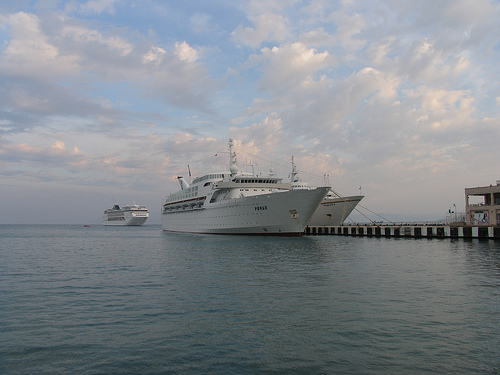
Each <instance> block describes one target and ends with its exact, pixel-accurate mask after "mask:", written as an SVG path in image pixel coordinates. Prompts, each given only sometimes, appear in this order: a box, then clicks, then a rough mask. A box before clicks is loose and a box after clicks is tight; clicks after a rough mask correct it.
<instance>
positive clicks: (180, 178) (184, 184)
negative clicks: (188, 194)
mask: <svg viewBox="0 0 500 375" xmlns="http://www.w3.org/2000/svg"><path fill="white" fill-rule="evenodd" d="M177 181H179V185H180V186H181V190H184V189H187V188H188V187H189V184H188V183H187V181H186V180H185V179H184V177H183V176H177Z"/></svg>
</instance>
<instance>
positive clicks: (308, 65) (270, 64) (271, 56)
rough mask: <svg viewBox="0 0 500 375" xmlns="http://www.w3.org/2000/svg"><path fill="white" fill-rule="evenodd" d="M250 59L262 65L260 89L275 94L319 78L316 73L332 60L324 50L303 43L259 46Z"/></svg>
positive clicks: (304, 87) (308, 84)
mask: <svg viewBox="0 0 500 375" xmlns="http://www.w3.org/2000/svg"><path fill="white" fill-rule="evenodd" d="M250 60H251V62H252V64H258V63H261V64H262V66H263V68H262V70H263V73H262V76H261V78H260V83H259V87H260V89H261V90H264V91H270V92H273V93H275V94H280V93H283V92H289V91H290V90H298V89H307V87H308V86H310V85H313V84H314V83H315V81H316V80H317V79H320V77H317V74H318V72H319V71H321V70H322V69H325V68H327V67H330V66H332V64H333V63H334V62H335V59H334V58H331V56H330V55H329V53H328V52H327V51H324V52H319V53H318V52H317V51H316V50H315V49H308V48H307V47H306V46H305V45H304V44H302V43H293V44H287V45H283V46H281V47H273V48H272V49H269V48H267V47H266V48H263V49H262V50H261V55H254V56H252V57H251V58H250Z"/></svg>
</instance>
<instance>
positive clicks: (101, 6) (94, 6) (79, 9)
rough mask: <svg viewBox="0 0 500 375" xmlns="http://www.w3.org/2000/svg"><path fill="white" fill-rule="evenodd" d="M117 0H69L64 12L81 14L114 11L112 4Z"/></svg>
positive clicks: (111, 12)
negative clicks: (84, 1) (83, 1)
mask: <svg viewBox="0 0 500 375" xmlns="http://www.w3.org/2000/svg"><path fill="white" fill-rule="evenodd" d="M116 2H117V0H90V1H87V2H86V3H81V2H76V1H70V2H69V3H67V4H66V5H65V12H66V13H79V14H83V15H91V14H98V15H99V14H103V13H110V14H113V13H114V12H115V8H114V4H115V3H116Z"/></svg>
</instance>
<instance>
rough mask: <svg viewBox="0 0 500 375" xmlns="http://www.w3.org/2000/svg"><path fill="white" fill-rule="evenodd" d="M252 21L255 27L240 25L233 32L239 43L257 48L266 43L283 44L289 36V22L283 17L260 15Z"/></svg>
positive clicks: (251, 18) (252, 18)
mask: <svg viewBox="0 0 500 375" xmlns="http://www.w3.org/2000/svg"><path fill="white" fill-rule="evenodd" d="M250 20H251V21H252V23H253V24H254V27H244V26H242V25H240V26H238V27H237V28H236V30H234V31H233V33H232V35H233V38H234V39H235V40H236V41H237V42H239V43H242V44H244V45H246V46H250V47H253V48H256V47H259V46H260V45H261V44H262V43H264V42H282V41H284V40H285V39H286V37H287V36H288V25H287V24H288V20H287V19H286V18H284V17H283V16H281V15H276V14H260V15H257V16H254V17H250Z"/></svg>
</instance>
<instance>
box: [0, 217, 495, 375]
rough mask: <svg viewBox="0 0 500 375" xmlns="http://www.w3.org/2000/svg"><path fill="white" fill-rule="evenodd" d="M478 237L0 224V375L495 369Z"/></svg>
mask: <svg viewBox="0 0 500 375" xmlns="http://www.w3.org/2000/svg"><path fill="white" fill-rule="evenodd" d="M499 371H500V243H499V242H498V241H494V240H463V239H459V240H452V239H405V238H401V239H396V238H369V237H348V236H345V237H344V236H305V237H302V238H277V237H276V238H275V237H247V236H219V235H190V234H172V233H165V232H163V231H162V230H161V227H159V226H155V225H145V226H143V227H104V226H91V227H89V228H86V227H83V226H72V225H39V226H37V225H1V226H0V373H2V374H206V373H210V374H308V373H310V374H334V373H336V374H444V373H453V374H498V373H499Z"/></svg>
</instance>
